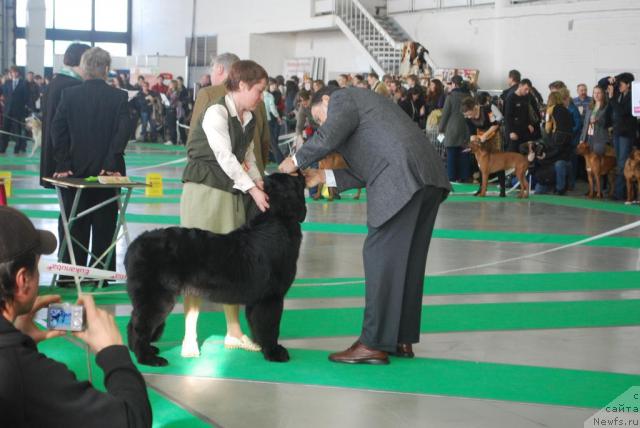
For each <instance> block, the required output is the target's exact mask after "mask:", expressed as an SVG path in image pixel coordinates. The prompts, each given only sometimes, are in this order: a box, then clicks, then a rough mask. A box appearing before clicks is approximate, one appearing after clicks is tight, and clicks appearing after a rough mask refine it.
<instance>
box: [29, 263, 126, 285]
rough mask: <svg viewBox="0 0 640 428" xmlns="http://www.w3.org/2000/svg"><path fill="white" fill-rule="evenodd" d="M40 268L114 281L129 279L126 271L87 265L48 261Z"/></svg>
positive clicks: (54, 272) (62, 273)
mask: <svg viewBox="0 0 640 428" xmlns="http://www.w3.org/2000/svg"><path fill="white" fill-rule="evenodd" d="M40 270H42V271H44V272H48V273H53V274H58V275H68V276H79V277H82V278H91V279H110V280H112V281H126V280H127V275H126V274H124V273H119V272H112V271H109V270H103V269H96V268H92V267H86V266H74V265H70V264H68V263H59V262H46V263H43V264H41V265H40Z"/></svg>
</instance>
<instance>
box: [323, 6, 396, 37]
mask: <svg viewBox="0 0 640 428" xmlns="http://www.w3.org/2000/svg"><path fill="white" fill-rule="evenodd" d="M333 8H334V11H335V13H336V15H338V16H339V17H341V18H342V19H343V20H345V18H347V19H353V18H364V20H365V21H366V22H367V24H368V25H367V27H368V29H371V27H373V28H374V29H375V30H376V33H378V35H380V36H382V37H383V38H384V39H386V40H387V42H389V44H390V45H391V46H395V44H396V42H395V40H393V37H391V35H390V34H389V33H387V31H386V30H385V29H384V28H383V27H382V26H381V25H380V23H378V21H376V19H375V18H374V17H373V16H372V15H371V14H370V13H369V11H368V10H367V9H366V8H365V7H364V6H363V5H362V3H360V2H359V1H358V0H334V7H333ZM358 29H359V30H360V31H362V30H364V29H365V28H363V25H362V22H360V27H359V28H358ZM361 34H363V33H362V32H361ZM369 34H370V33H369Z"/></svg>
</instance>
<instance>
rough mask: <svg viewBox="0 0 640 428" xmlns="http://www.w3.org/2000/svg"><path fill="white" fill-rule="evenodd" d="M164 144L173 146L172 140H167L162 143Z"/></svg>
mask: <svg viewBox="0 0 640 428" xmlns="http://www.w3.org/2000/svg"><path fill="white" fill-rule="evenodd" d="M164 145H165V146H173V142H172V141H167V142H166V143H164Z"/></svg>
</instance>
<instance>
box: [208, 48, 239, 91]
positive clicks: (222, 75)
mask: <svg viewBox="0 0 640 428" xmlns="http://www.w3.org/2000/svg"><path fill="white" fill-rule="evenodd" d="M237 61H240V58H238V55H236V54H232V53H230V52H225V53H222V54H220V55H216V56H214V57H213V59H212V60H211V84H212V85H213V86H217V85H220V84H222V83H224V81H225V80H226V79H227V76H228V75H229V71H230V70H231V66H232V65H233V64H234V63H235V62H237Z"/></svg>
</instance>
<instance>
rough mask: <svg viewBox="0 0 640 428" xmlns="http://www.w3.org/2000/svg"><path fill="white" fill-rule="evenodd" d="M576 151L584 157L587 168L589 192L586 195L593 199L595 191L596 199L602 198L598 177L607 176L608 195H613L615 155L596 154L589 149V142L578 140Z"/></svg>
mask: <svg viewBox="0 0 640 428" xmlns="http://www.w3.org/2000/svg"><path fill="white" fill-rule="evenodd" d="M576 153H577V154H579V155H581V156H583V157H584V163H585V166H586V169H587V179H588V181H589V193H588V194H587V197H588V198H589V199H593V195H594V193H595V195H596V197H597V198H598V199H602V188H601V187H600V177H602V176H605V175H606V176H608V177H609V179H608V181H609V197H611V196H612V195H613V187H614V186H613V184H614V178H615V173H616V158H615V156H610V155H607V153H606V152H605V154H604V155H598V154H596V153H594V152H593V151H592V150H591V147H589V143H587V142H586V141H582V142H580V144H578V147H576Z"/></svg>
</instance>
